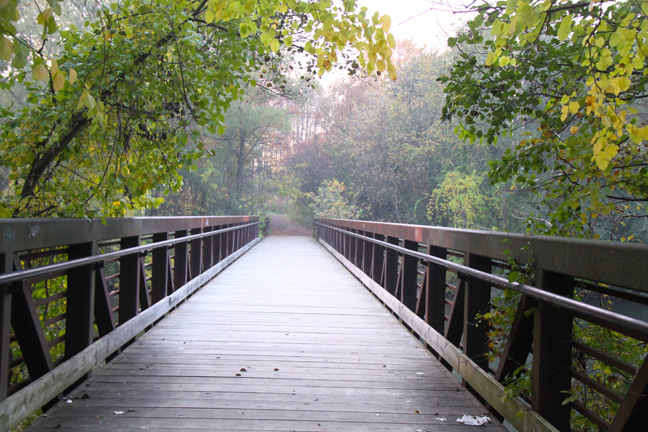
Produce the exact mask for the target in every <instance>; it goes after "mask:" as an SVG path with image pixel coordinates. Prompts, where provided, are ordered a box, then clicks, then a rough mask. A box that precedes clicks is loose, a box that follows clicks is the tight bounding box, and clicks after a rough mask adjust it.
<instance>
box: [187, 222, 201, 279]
mask: <svg viewBox="0 0 648 432" xmlns="http://www.w3.org/2000/svg"><path fill="white" fill-rule="evenodd" d="M201 232H202V228H195V229H192V230H191V235H195V234H200V233H201ZM190 255H191V256H190V259H189V262H190V264H191V277H190V278H189V280H191V279H194V278H196V277H198V275H200V274H201V273H202V255H203V252H202V239H194V240H191V251H190Z"/></svg>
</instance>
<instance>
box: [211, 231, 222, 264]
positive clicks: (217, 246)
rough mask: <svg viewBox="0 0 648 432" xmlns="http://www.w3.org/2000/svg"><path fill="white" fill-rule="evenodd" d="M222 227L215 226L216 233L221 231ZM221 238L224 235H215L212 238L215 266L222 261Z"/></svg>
mask: <svg viewBox="0 0 648 432" xmlns="http://www.w3.org/2000/svg"><path fill="white" fill-rule="evenodd" d="M221 228H222V227H220V226H215V227H214V231H218V230H220V229H221ZM221 236H222V234H215V235H213V236H212V258H213V264H214V265H215V264H218V263H219V262H220V260H221V257H220V253H221Z"/></svg>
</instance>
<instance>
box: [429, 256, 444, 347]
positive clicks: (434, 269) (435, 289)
mask: <svg viewBox="0 0 648 432" xmlns="http://www.w3.org/2000/svg"><path fill="white" fill-rule="evenodd" d="M427 249H428V251H427V252H428V254H429V255H432V256H435V257H437V258H441V259H447V258H448V251H447V250H446V249H444V248H441V247H438V246H432V245H428V248H427ZM424 288H425V289H426V290H427V296H426V299H427V302H426V305H425V321H426V322H427V323H428V324H429V325H430V326H431V327H432V328H433V329H434V330H436V331H438V332H439V333H441V334H443V333H444V326H445V306H446V297H445V296H446V294H445V293H446V268H445V267H443V266H440V265H438V264H433V263H428V277H427V279H426V286H425V287H424Z"/></svg>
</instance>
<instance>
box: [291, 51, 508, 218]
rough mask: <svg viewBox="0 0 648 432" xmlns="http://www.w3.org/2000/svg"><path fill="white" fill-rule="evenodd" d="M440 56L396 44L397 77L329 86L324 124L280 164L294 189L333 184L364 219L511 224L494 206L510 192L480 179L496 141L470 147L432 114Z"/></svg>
mask: <svg viewBox="0 0 648 432" xmlns="http://www.w3.org/2000/svg"><path fill="white" fill-rule="evenodd" d="M399 46H400V45H399ZM450 60H451V56H450V54H436V53H427V52H423V51H422V50H420V49H417V48H416V47H415V46H413V45H411V44H409V43H404V44H403V51H402V52H401V51H400V50H399V49H397V50H396V51H395V53H394V61H395V62H396V63H397V64H398V65H399V78H398V80H397V81H395V82H388V81H385V80H376V81H373V80H365V81H363V80H350V81H347V82H342V83H338V84H336V85H335V86H333V87H332V88H331V89H329V92H328V94H327V95H323V96H322V97H321V98H320V100H319V110H318V112H320V113H321V115H323V116H325V118H326V121H323V122H322V124H321V128H320V130H319V131H318V133H317V134H316V135H315V136H314V137H312V138H311V139H310V140H307V141H305V142H302V143H301V144H300V145H299V146H298V147H297V149H296V152H295V154H294V155H293V156H292V157H291V158H290V159H289V162H288V164H289V166H290V167H291V169H292V172H293V173H294V175H295V176H296V177H297V178H299V179H300V182H301V185H302V188H303V189H302V190H303V191H305V192H308V193H310V194H313V195H317V194H318V193H319V191H318V190H319V188H320V187H321V185H322V184H323V182H325V181H332V180H337V181H339V182H343V183H344V185H345V187H346V192H347V194H348V195H347V197H348V199H349V200H350V203H349V204H351V205H355V206H357V207H358V208H359V209H361V211H362V217H363V218H367V219H374V220H383V221H392V222H407V223H424V224H427V223H435V224H443V225H446V226H457V227H472V228H476V227H487V228H491V227H492V226H494V225H497V226H499V227H500V228H502V229H504V228H508V229H521V224H520V221H519V220H517V219H515V218H512V217H510V212H509V211H505V210H503V209H502V208H501V207H502V206H506V205H514V204H515V202H516V200H517V199H518V198H517V195H511V194H510V193H509V192H508V191H507V190H501V189H493V188H491V187H490V185H489V184H488V182H487V181H482V180H483V179H484V178H485V173H486V170H487V168H488V161H489V160H490V159H491V158H494V157H497V155H499V154H502V153H503V152H504V149H503V147H504V143H501V144H500V145H499V146H497V147H493V148H487V147H480V146H472V145H470V144H469V143H466V142H463V141H462V140H458V139H457V138H456V137H455V136H454V133H453V128H454V125H451V124H447V123H443V122H442V121H441V114H442V108H443V104H444V97H445V95H444V93H443V88H442V86H441V84H440V83H438V82H437V81H436V80H437V78H438V77H439V76H440V75H441V74H442V73H443V72H444V71H446V70H447V69H448V68H449V67H450ZM501 194H505V195H507V198H508V199H502V198H501ZM457 200H459V201H462V200H465V203H466V204H467V207H466V208H465V209H464V210H465V211H466V213H461V211H460V210H459V209H456V212H455V210H454V209H455V208H454V204H453V203H455V202H457ZM493 209H495V210H493ZM453 212H454V213H453ZM499 216H503V217H501V218H500V217H499Z"/></svg>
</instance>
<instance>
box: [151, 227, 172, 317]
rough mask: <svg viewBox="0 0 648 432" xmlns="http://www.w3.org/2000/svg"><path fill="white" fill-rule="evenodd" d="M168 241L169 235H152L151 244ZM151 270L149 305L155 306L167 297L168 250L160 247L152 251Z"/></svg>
mask: <svg viewBox="0 0 648 432" xmlns="http://www.w3.org/2000/svg"><path fill="white" fill-rule="evenodd" d="M168 239H169V233H167V232H162V233H157V234H153V243H157V242H161V241H165V240H168ZM152 256H153V257H152V259H153V263H152V268H151V303H152V304H155V303H157V302H159V301H160V300H162V299H163V298H164V297H166V296H167V295H169V286H168V279H169V278H168V274H169V249H168V248H167V247H161V248H156V249H153V252H152Z"/></svg>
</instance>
